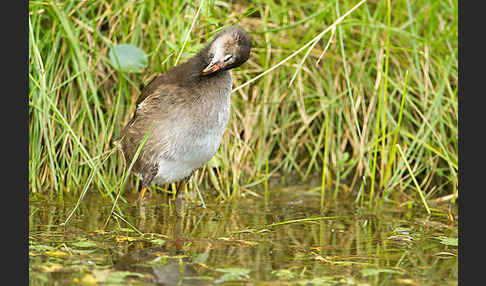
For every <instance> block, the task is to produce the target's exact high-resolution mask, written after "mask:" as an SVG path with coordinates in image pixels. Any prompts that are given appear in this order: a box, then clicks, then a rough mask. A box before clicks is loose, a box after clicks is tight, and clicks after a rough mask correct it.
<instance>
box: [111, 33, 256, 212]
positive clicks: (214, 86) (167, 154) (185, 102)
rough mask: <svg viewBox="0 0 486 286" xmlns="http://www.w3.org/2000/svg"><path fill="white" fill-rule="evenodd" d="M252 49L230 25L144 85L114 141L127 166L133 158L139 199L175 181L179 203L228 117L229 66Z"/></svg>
mask: <svg viewBox="0 0 486 286" xmlns="http://www.w3.org/2000/svg"><path fill="white" fill-rule="evenodd" d="M251 47H252V41H251V37H250V36H249V34H248V32H247V31H245V29H244V28H242V27H241V26H238V25H234V26H229V27H227V28H225V29H223V30H221V31H220V32H219V33H217V34H216V35H215V36H214V37H213V39H212V40H211V41H209V42H208V43H207V44H206V45H205V46H204V47H203V48H202V49H201V50H199V52H198V53H197V54H196V55H195V56H193V57H192V58H190V59H188V60H187V61H185V62H183V63H181V64H179V65H177V66H175V67H173V68H171V69H169V70H168V71H167V72H166V73H164V74H160V75H158V76H156V77H154V79H152V80H151V81H150V82H149V84H148V85H147V86H146V87H145V88H143V89H142V92H141V93H140V95H139V97H138V99H137V101H136V110H135V111H134V114H133V116H132V118H131V119H130V120H129V122H128V123H127V125H126V126H125V127H124V128H123V129H122V131H121V134H120V136H119V139H117V140H116V141H117V142H119V143H120V144H118V146H119V147H120V149H121V151H122V153H123V157H124V159H125V162H126V164H128V165H130V164H131V163H132V160H134V159H135V160H136V161H135V162H134V163H133V167H132V172H133V173H134V174H135V175H136V176H137V177H138V178H139V179H140V180H141V185H142V190H141V192H140V195H139V198H143V197H144V195H145V192H146V190H147V188H148V187H149V186H151V185H166V184H171V183H177V187H176V190H177V194H176V207H177V202H179V204H180V203H181V200H183V197H184V188H185V185H186V183H187V181H188V180H189V179H190V177H191V176H192V174H193V173H194V171H196V170H197V169H199V168H201V167H203V166H204V164H205V163H207V162H208V161H209V160H210V159H211V158H212V157H213V156H214V155H215V154H216V152H217V150H218V148H219V146H220V144H221V140H222V137H223V134H224V132H225V130H226V126H227V124H228V121H229V117H230V98H231V97H230V96H231V90H232V76H231V72H230V70H231V69H233V68H236V67H239V66H241V65H242V64H243V63H245V62H246V61H247V60H248V59H249V57H250V51H251ZM139 147H140V148H141V149H140V150H139ZM138 150H139V151H138ZM137 154H138V157H136V155H137ZM135 157H136V158H135Z"/></svg>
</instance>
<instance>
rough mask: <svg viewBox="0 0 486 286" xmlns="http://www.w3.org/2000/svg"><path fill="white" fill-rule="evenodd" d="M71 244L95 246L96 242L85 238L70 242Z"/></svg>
mask: <svg viewBox="0 0 486 286" xmlns="http://www.w3.org/2000/svg"><path fill="white" fill-rule="evenodd" d="M71 245H72V246H76V247H95V246H96V243H94V242H92V241H89V240H86V241H76V242H73V243H71Z"/></svg>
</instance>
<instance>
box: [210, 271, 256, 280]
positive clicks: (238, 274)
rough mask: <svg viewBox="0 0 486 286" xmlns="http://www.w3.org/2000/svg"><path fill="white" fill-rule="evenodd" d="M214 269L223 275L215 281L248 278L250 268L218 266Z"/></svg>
mask: <svg viewBox="0 0 486 286" xmlns="http://www.w3.org/2000/svg"><path fill="white" fill-rule="evenodd" d="M216 271H218V272H223V273H224V274H223V276H221V277H220V278H219V279H218V280H216V281H215V282H216V283H222V282H226V281H233V280H240V279H244V278H246V279H248V278H250V277H249V276H248V273H250V270H249V269H245V268H218V269H216Z"/></svg>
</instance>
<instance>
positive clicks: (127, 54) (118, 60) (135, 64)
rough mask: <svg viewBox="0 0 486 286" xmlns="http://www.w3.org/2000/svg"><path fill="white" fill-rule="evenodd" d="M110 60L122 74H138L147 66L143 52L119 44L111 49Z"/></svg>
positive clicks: (127, 45)
mask: <svg viewBox="0 0 486 286" xmlns="http://www.w3.org/2000/svg"><path fill="white" fill-rule="evenodd" d="M110 60H111V63H112V64H113V66H114V67H115V68H116V69H117V70H119V71H122V72H132V73H140V72H142V69H143V68H145V67H146V66H147V64H148V59H147V55H146V54H145V52H144V51H143V50H141V49H140V48H138V47H135V46H134V45H130V44H119V45H116V46H114V47H112V48H111V50H110Z"/></svg>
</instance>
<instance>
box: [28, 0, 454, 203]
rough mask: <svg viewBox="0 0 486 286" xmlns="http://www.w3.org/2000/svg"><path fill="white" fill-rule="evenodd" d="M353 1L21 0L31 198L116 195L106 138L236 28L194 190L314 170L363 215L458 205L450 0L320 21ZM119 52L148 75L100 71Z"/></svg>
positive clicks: (236, 187) (131, 185)
mask: <svg viewBox="0 0 486 286" xmlns="http://www.w3.org/2000/svg"><path fill="white" fill-rule="evenodd" d="M201 3H202V6H199V5H200V4H201ZM357 3H358V1H272V0H260V1H257V0H255V1H233V2H228V3H226V4H225V3H223V2H216V1H209V0H208V1H204V2H197V3H193V1H182V0H174V1H151V0H147V1H116V0H115V1H30V2H29V45H30V46H29V63H30V64H29V79H30V80H29V87H30V92H29V132H30V139H29V140H30V145H29V151H30V152H29V156H30V157H29V159H30V160H29V170H30V172H29V185H30V192H31V193H32V194H38V193H40V192H43V191H49V192H50V194H52V195H54V196H55V197H57V198H59V199H62V196H63V194H64V193H65V192H72V193H75V194H77V193H81V191H82V190H83V189H87V188H95V189H97V190H99V191H100V192H101V193H102V194H103V195H105V196H108V197H111V198H112V199H113V200H114V198H115V197H116V193H117V192H118V191H119V189H120V188H119V187H120V185H121V182H122V180H123V179H124V175H125V168H128V167H129V166H128V164H125V163H123V158H122V156H121V154H119V153H118V152H112V151H113V150H112V148H113V144H112V139H113V138H114V137H116V136H117V135H118V134H119V132H120V130H121V128H123V126H124V124H125V123H126V122H127V121H128V120H129V118H130V117H131V115H132V112H133V111H134V108H135V101H136V98H137V96H138V94H139V92H140V90H141V88H142V86H143V85H144V84H146V83H148V81H149V80H150V79H151V78H152V77H153V76H154V75H155V74H157V73H163V72H165V71H167V70H168V69H169V68H170V67H172V66H173V65H174V64H175V63H176V62H181V61H183V60H185V59H187V58H188V57H190V56H192V55H194V54H195V52H196V51H197V50H198V49H200V48H201V47H202V45H203V43H204V42H205V41H206V40H208V39H209V38H211V36H212V35H214V33H215V31H216V30H217V29H219V28H221V27H223V26H225V25H230V24H234V23H239V24H240V25H242V26H243V27H245V28H246V29H247V30H248V31H250V33H251V36H252V38H253V44H254V45H253V46H254V48H253V50H252V55H251V58H250V60H249V61H248V62H247V63H246V64H244V65H243V66H242V67H240V68H238V69H236V70H234V71H233V77H234V87H235V92H234V93H233V96H232V114H231V119H230V123H229V124H228V128H227V132H226V134H225V136H224V138H223V142H222V145H221V147H220V149H219V151H218V153H217V155H216V156H215V158H214V159H213V160H212V161H210V162H209V163H208V164H207V165H206V167H204V168H203V169H201V170H199V171H198V172H196V174H195V176H194V177H193V179H192V181H191V184H189V188H190V189H193V190H195V189H196V187H195V186H196V184H197V188H198V189H199V190H208V189H215V190H216V191H217V193H218V194H219V196H220V197H221V198H228V197H231V196H239V195H242V194H247V195H252V194H255V193H258V194H260V195H262V196H263V195H264V192H263V189H264V188H265V189H267V192H265V195H268V196H269V197H268V198H269V199H271V197H272V196H273V195H274V194H273V193H272V192H271V191H270V192H268V187H269V186H270V185H268V184H270V183H269V182H270V181H275V180H276V181H277V182H279V183H281V184H287V183H293V182H294V180H293V179H292V178H294V177H297V179H298V181H307V180H309V179H311V178H313V177H318V178H321V177H323V176H325V177H323V178H322V180H323V181H325V185H324V182H323V184H322V190H324V187H325V188H326V192H327V190H329V189H330V187H331V189H332V188H334V194H335V195H336V194H337V193H338V192H351V191H352V190H356V191H355V192H352V194H353V195H354V196H360V195H363V196H365V199H364V200H363V198H360V200H359V201H360V202H362V203H363V202H369V203H370V204H371V205H374V202H376V201H377V200H379V201H393V202H403V201H411V200H412V201H414V202H417V203H418V204H420V205H424V207H425V206H426V204H424V203H423V202H424V200H431V199H434V198H439V197H443V196H447V195H451V194H453V195H457V192H458V189H457V188H458V178H457V172H458V167H457V164H458V160H457V150H458V148H457V144H458V139H457V107H458V105H457V70H458V62H457V54H458V47H457V39H458V32H457V31H458V30H457V23H458V22H457V18H458V16H457V15H458V3H457V1H440V0H436V1H433V0H430V1H410V0H394V1H390V0H382V1H371V0H369V1H366V2H365V3H364V4H362V5H361V6H359V7H357V8H356V10H354V11H353V12H351V13H350V14H349V15H347V16H346V17H344V18H343V20H342V22H340V23H338V24H337V25H335V26H334V27H331V25H333V24H334V23H335V22H336V20H338V19H339V18H340V17H341V16H343V15H345V13H347V12H348V11H349V10H350V9H352V8H353V7H354V6H355V5H356V4H357ZM199 7H201V9H200V11H199V13H197V11H198V8H199ZM195 16H197V17H195ZM326 29H328V32H326V33H322V32H323V31H325V30H326ZM186 35H189V37H186ZM120 43H130V44H133V45H136V46H138V47H140V48H141V49H142V50H144V51H145V52H146V53H147V54H148V56H149V66H148V67H147V68H146V69H145V70H144V71H143V73H140V74H138V73H120V72H117V71H116V70H115V69H114V67H113V66H112V65H111V64H110V61H109V51H110V48H111V47H112V46H113V45H115V44H120ZM306 44H308V47H310V49H309V48H307V47H306V48H304V49H302V51H301V52H299V53H297V54H296V55H295V56H294V57H292V58H290V59H288V60H286V61H284V62H282V60H284V59H286V58H287V57H288V56H290V55H291V54H292V53H294V52H296V51H298V50H299V49H301V48H302V47H303V46H304V45H306ZM324 50H325V53H324V54H323V51H324ZM319 59H320V60H319ZM279 63H281V64H280V65H279V66H278V67H276V68H274V69H272V67H275V66H276V65H277V64H279ZM269 70H270V71H269ZM265 71H269V72H268V73H266V74H265V75H264V76H261V77H259V78H257V77H258V75H260V74H261V73H263V72H265ZM255 78H256V79H255ZM252 79H255V80H254V81H253V82H251V83H250V84H247V85H245V86H242V87H241V88H238V87H239V86H240V85H242V84H244V83H245V82H247V81H250V80H252ZM326 118H327V120H329V122H328V123H325V122H326ZM327 124H328V125H329V130H325V133H324V129H325V128H324V126H325V125H327ZM325 144H327V147H326V148H325ZM397 147H398V148H397ZM325 149H326V150H325ZM397 150H399V152H397ZM324 151H325V152H324ZM325 156H326V158H325ZM323 168H325V171H324V170H323ZM91 176H92V180H91ZM130 178H131V179H130ZM130 178H129V179H128V180H127V183H126V184H125V188H127V189H126V190H130V189H135V188H137V187H138V182H137V180H136V179H135V178H134V177H133V176H131V177H130ZM363 179H364V181H363ZM363 186H364V189H363V192H361V191H358V190H359V189H360V188H363ZM322 194H324V193H322ZM419 194H420V195H419ZM422 195H423V196H424V197H422ZM328 198H330V197H329V196H328V195H326V199H328ZM122 199H123V198H122ZM357 201H358V200H357Z"/></svg>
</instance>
